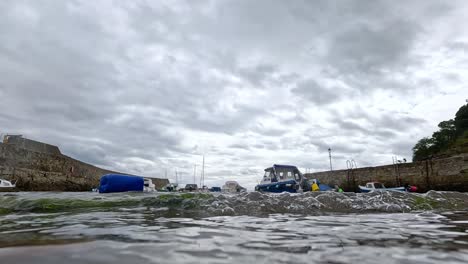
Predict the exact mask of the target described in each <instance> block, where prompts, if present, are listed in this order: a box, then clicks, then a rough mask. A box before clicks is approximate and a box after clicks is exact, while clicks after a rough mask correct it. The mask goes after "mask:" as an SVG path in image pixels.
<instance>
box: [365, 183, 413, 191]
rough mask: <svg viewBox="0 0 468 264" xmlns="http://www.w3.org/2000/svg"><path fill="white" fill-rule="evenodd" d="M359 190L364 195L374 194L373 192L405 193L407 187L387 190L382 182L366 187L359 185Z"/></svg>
mask: <svg viewBox="0 0 468 264" xmlns="http://www.w3.org/2000/svg"><path fill="white" fill-rule="evenodd" d="M359 190H360V191H361V192H362V193H367V192H372V191H398V192H405V191H406V189H405V187H394V188H386V187H385V185H383V184H382V183H380V182H368V183H366V186H361V185H359Z"/></svg>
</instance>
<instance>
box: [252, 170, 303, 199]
mask: <svg viewBox="0 0 468 264" xmlns="http://www.w3.org/2000/svg"><path fill="white" fill-rule="evenodd" d="M255 190H256V191H260V192H273V193H281V192H290V193H295V192H301V191H303V190H305V191H309V190H310V184H309V183H308V182H307V180H306V179H305V177H304V176H303V175H302V173H301V172H300V171H299V169H298V168H297V167H296V166H291V165H278V164H274V165H273V167H270V168H266V169H265V174H264V175H263V179H262V181H261V182H260V184H258V185H257V186H255Z"/></svg>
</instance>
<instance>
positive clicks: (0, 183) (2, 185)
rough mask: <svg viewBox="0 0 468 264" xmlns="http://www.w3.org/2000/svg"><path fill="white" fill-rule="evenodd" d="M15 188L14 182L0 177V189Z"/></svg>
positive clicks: (8, 189)
mask: <svg viewBox="0 0 468 264" xmlns="http://www.w3.org/2000/svg"><path fill="white" fill-rule="evenodd" d="M15 188H16V182H15V183H11V182H10V181H7V180H4V179H0V191H10V190H13V189H15Z"/></svg>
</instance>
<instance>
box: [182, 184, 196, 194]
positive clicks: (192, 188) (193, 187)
mask: <svg viewBox="0 0 468 264" xmlns="http://www.w3.org/2000/svg"><path fill="white" fill-rule="evenodd" d="M184 191H186V192H196V191H198V186H197V185H196V184H190V183H189V184H186V185H185V188H184Z"/></svg>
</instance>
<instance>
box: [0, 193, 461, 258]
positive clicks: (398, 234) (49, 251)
mask: <svg viewBox="0 0 468 264" xmlns="http://www.w3.org/2000/svg"><path fill="white" fill-rule="evenodd" d="M467 229H468V194H462V193H449V192H429V193H427V194H423V195H421V194H406V193H396V192H384V193H370V194H352V193H350V194H348V193H345V194H342V193H305V194H294V195H292V194H287V193H284V194H261V193H256V192H254V193H245V194H239V195H222V194H215V195H212V194H137V193H135V194H124V195H122V194H111V195H101V194H96V193H3V194H1V193H0V263H68V264H72V263H106V264H107V263H112V264H116V263H242V262H241V261H243V263H253V262H256V263H357V262H360V263H467V260H468V231H467Z"/></svg>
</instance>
